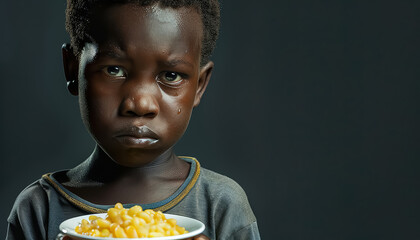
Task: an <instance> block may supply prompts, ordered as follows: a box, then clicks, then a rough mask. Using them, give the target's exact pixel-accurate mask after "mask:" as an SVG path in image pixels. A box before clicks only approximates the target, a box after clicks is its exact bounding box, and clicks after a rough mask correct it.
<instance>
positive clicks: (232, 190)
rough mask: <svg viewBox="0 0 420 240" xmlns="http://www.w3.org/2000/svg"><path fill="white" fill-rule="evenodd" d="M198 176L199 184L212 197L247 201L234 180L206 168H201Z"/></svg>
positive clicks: (241, 189) (243, 192)
mask: <svg viewBox="0 0 420 240" xmlns="http://www.w3.org/2000/svg"><path fill="white" fill-rule="evenodd" d="M200 175H201V176H200V177H201V179H200V180H201V184H202V185H204V187H206V190H207V191H209V192H210V193H212V194H213V195H215V196H218V197H227V198H240V199H245V200H247V199H246V194H245V191H244V190H243V188H242V187H241V186H240V185H239V184H238V183H237V182H236V181H235V180H233V179H231V178H229V177H227V176H225V175H222V174H220V173H216V172H214V171H211V170H208V169H206V168H201V173H200Z"/></svg>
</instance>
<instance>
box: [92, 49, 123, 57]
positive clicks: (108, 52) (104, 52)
mask: <svg viewBox="0 0 420 240" xmlns="http://www.w3.org/2000/svg"><path fill="white" fill-rule="evenodd" d="M97 57H110V58H114V59H125V58H126V57H125V56H124V54H119V53H117V52H116V51H113V50H100V51H99V52H98V54H97Z"/></svg>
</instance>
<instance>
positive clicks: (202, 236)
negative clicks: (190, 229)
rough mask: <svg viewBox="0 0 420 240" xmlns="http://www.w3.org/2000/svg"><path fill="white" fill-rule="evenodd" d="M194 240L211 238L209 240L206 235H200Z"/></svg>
mask: <svg viewBox="0 0 420 240" xmlns="http://www.w3.org/2000/svg"><path fill="white" fill-rule="evenodd" d="M194 240H210V238H209V237H207V236H206V235H204V234H200V235H197V236H195V237H194Z"/></svg>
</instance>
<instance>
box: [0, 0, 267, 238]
mask: <svg viewBox="0 0 420 240" xmlns="http://www.w3.org/2000/svg"><path fill="white" fill-rule="evenodd" d="M66 21H67V25H66V26H67V30H68V32H69V34H70V37H71V45H64V46H63V49H62V51H63V61H64V70H65V75H66V79H67V83H68V89H69V91H70V93H71V94H73V95H76V96H78V98H79V103H80V111H81V116H82V119H83V122H84V124H85V125H86V127H87V129H88V131H89V132H90V134H91V135H92V137H93V138H94V139H95V141H96V143H97V146H96V148H95V149H94V151H93V153H92V155H91V156H90V157H89V158H88V159H87V160H85V161H84V162H82V163H81V164H80V165H78V166H76V167H75V168H73V169H70V170H65V171H59V172H55V173H52V174H46V175H44V176H43V177H42V178H41V179H40V180H38V181H37V182H35V183H33V184H32V185H30V186H28V187H27V188H26V189H25V190H24V191H23V192H22V193H21V194H20V195H19V196H18V198H17V200H16V202H15V205H14V207H13V209H12V212H11V214H10V216H9V218H8V233H7V237H6V239H55V238H56V236H57V234H58V233H59V229H58V226H59V224H60V223H61V222H62V221H64V220H66V219H68V218H71V217H75V216H80V215H84V214H90V213H99V212H105V211H106V210H107V209H108V208H110V207H112V206H113V205H114V204H115V203H117V202H121V203H123V205H124V207H126V208H129V207H131V206H133V205H141V206H142V207H143V209H154V210H156V211H157V210H160V211H163V212H166V213H172V214H179V215H184V216H188V217H191V218H195V219H198V220H200V221H202V222H203V223H204V224H205V225H206V230H205V231H204V235H205V236H203V235H201V236H199V237H196V238H195V239H208V238H210V239H238V240H239V239H241V240H243V239H260V237H259V233H258V227H257V223H256V219H255V216H254V214H253V213H252V210H251V208H250V206H249V203H248V200H247V198H246V195H245V193H244V192H243V190H242V189H241V187H240V186H239V185H238V184H236V183H235V182H234V181H232V180H231V179H229V178H227V177H225V176H222V175H219V174H217V173H214V172H212V171H210V170H207V169H204V168H201V167H200V164H199V162H198V161H197V160H196V159H194V158H192V157H177V156H176V155H175V154H174V153H173V150H172V148H173V146H174V144H175V143H176V142H177V141H178V140H179V139H180V138H181V136H182V135H183V133H184V132H185V130H186V128H187V125H188V122H189V120H190V117H191V113H192V110H193V108H194V107H196V106H198V104H199V103H200V99H201V97H202V96H203V93H204V91H205V89H206V86H207V84H208V82H209V79H210V76H211V72H212V69H213V63H212V62H211V61H209V56H210V54H211V52H212V50H213V48H214V45H215V41H216V38H217V34H218V25H219V7H218V3H217V0H183V1H181V0H149V1H145V0H143V1H142V0H137V1H134V0H131V1H130V0H126V1H122V0H120V1H116V0H107V1H105V0H89V1H87V0H68V4H67V11H66ZM206 236H207V237H208V238H207V237H206Z"/></svg>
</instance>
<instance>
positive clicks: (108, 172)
mask: <svg viewBox="0 0 420 240" xmlns="http://www.w3.org/2000/svg"><path fill="white" fill-rule="evenodd" d="M179 161H180V160H179V159H178V158H177V157H176V156H175V154H174V153H173V151H172V149H168V150H167V151H166V152H164V153H163V154H161V155H159V156H158V157H157V158H155V159H154V160H153V161H151V162H149V163H147V164H145V165H143V166H139V167H125V166H122V165H119V164H118V163H116V162H114V161H113V160H112V159H111V158H110V157H109V156H108V155H107V154H106V153H105V152H104V151H103V150H102V148H100V147H99V146H96V148H95V150H94V151H93V153H92V155H91V156H90V157H89V158H88V159H87V160H86V161H85V162H83V163H82V165H81V166H80V168H79V167H77V168H75V169H74V170H75V171H72V172H71V173H69V174H76V175H78V177H77V178H78V179H80V181H81V182H90V183H110V182H115V181H119V180H122V179H132V180H136V179H137V180H138V181H140V180H141V179H144V178H145V177H156V176H158V175H160V174H162V173H164V174H168V173H169V172H171V170H174V169H177V166H179Z"/></svg>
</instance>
